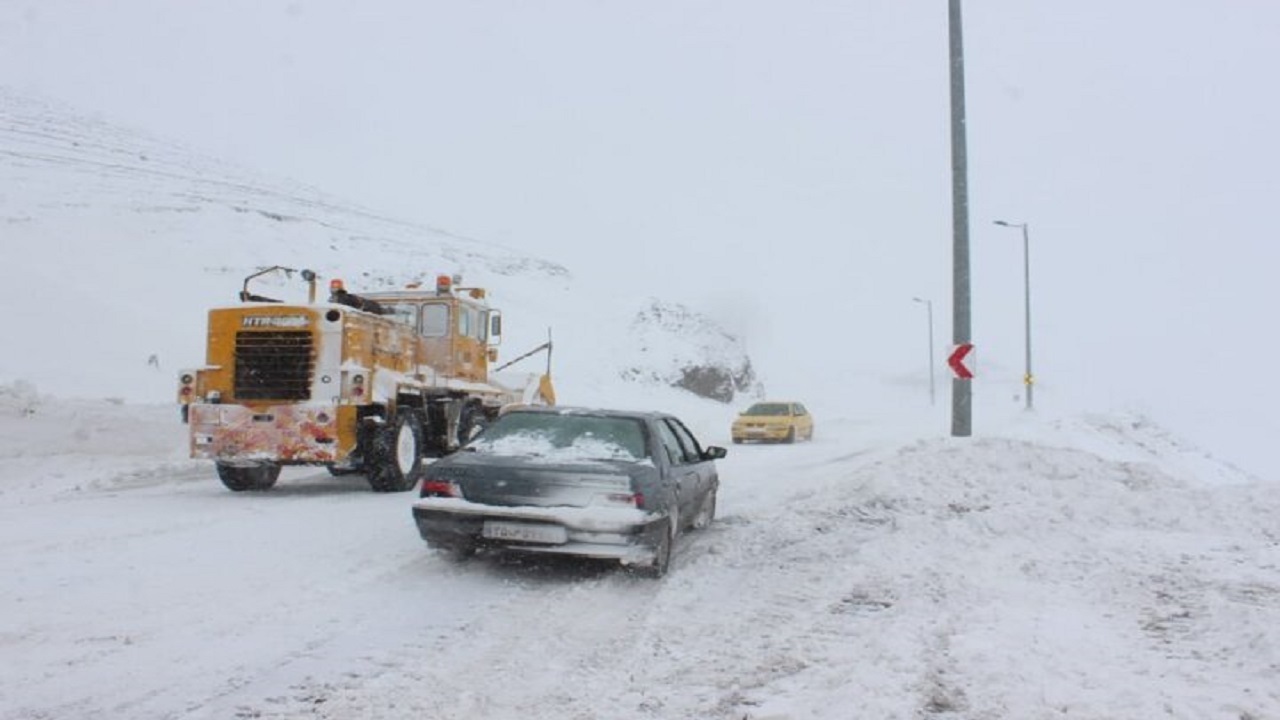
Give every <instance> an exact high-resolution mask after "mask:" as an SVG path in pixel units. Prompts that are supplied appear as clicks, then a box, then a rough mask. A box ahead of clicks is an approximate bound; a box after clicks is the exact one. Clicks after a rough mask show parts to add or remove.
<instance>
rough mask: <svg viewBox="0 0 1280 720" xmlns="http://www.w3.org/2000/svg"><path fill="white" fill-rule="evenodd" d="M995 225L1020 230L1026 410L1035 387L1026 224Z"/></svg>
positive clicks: (997, 221)
mask: <svg viewBox="0 0 1280 720" xmlns="http://www.w3.org/2000/svg"><path fill="white" fill-rule="evenodd" d="M996 225H1000V226H1001V227H1008V228H1021V229H1022V283H1023V302H1024V303H1025V318H1026V329H1025V333H1026V338H1027V374H1026V375H1025V376H1023V378H1022V382H1023V384H1025V385H1026V386H1027V409H1028V410H1030V409H1031V408H1032V405H1033V403H1032V394H1031V393H1032V389H1033V388H1034V387H1035V376H1034V375H1032V374H1031V242H1030V240H1029V239H1028V237H1027V223H1011V222H1005V221H1004V220H996Z"/></svg>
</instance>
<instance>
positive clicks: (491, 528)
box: [484, 520, 569, 545]
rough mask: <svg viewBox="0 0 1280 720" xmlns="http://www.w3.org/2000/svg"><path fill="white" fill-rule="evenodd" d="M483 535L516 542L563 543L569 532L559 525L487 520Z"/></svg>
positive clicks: (493, 538)
mask: <svg viewBox="0 0 1280 720" xmlns="http://www.w3.org/2000/svg"><path fill="white" fill-rule="evenodd" d="M484 536H485V537H487V538H489V539H491V540H514V541H517V542H536V543H548V544H553V545H561V544H564V542H565V541H566V540H568V539H569V534H568V533H567V532H566V531H565V529H564V528H563V527H561V526H559V525H530V524H526V523H512V522H498V521H496V520H487V521H485V524H484Z"/></svg>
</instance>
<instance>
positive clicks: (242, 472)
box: [217, 462, 280, 492]
mask: <svg viewBox="0 0 1280 720" xmlns="http://www.w3.org/2000/svg"><path fill="white" fill-rule="evenodd" d="M217 466H218V479H219V480H221V481H222V484H223V485H226V486H227V489H228V490H232V491H234V492H244V491H245V490H270V489H271V488H272V486H274V485H275V484H276V480H277V479H278V478H279V477H280V465H279V464H278V463H273V462H264V463H257V464H254V465H232V464H230V463H221V462H220V463H218V464H217Z"/></svg>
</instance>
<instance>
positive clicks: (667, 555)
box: [636, 517, 677, 580]
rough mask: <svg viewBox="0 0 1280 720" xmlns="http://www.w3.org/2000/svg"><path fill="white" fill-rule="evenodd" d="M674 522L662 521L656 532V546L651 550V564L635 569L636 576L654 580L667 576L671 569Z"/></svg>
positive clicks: (670, 520)
mask: <svg viewBox="0 0 1280 720" xmlns="http://www.w3.org/2000/svg"><path fill="white" fill-rule="evenodd" d="M676 522H677V521H676V519H675V518H674V517H669V518H667V519H666V520H664V521H663V524H662V527H661V529H660V530H659V532H658V544H657V546H655V547H654V548H653V563H652V564H650V565H642V566H640V567H638V568H636V574H637V575H640V576H641V577H646V578H650V579H653V580H656V579H658V578H660V577H663V576H664V575H666V574H667V570H668V569H670V567H671V548H672V546H674V545H675V535H676V531H675V527H676Z"/></svg>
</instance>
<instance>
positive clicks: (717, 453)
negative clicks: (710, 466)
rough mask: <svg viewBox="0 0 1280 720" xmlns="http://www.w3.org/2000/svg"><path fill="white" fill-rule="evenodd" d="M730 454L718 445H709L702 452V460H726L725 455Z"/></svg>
mask: <svg viewBox="0 0 1280 720" xmlns="http://www.w3.org/2000/svg"><path fill="white" fill-rule="evenodd" d="M728 454H729V451H728V450H725V449H724V448H722V447H720V446H718V445H708V446H707V447H706V448H704V449H703V451H702V459H703V460H720V459H722V458H724V456H725V455H728Z"/></svg>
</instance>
